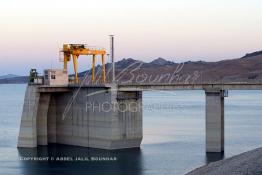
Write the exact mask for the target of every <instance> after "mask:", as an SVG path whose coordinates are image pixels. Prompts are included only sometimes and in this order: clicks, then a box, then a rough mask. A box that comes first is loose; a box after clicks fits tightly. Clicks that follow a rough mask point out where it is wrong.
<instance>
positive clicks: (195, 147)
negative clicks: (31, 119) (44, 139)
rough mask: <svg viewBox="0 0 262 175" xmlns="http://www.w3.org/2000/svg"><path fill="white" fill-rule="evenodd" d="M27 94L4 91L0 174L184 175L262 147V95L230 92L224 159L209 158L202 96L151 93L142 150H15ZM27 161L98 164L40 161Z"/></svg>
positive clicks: (13, 88) (146, 96) (0, 96)
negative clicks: (206, 146) (199, 167)
mask: <svg viewBox="0 0 262 175" xmlns="http://www.w3.org/2000/svg"><path fill="white" fill-rule="evenodd" d="M25 89H26V85H0V174H32V175H33V174H38V175H42V174H43V175H53V174H63V175H69V174H74V175H78V174H92V175H104V174H106V175H118V174H119V175H120V174H125V175H129V174H130V175H159V174H161V175H165V174H166V175H169V174H184V173H186V172H188V171H190V170H192V169H194V168H196V167H198V166H201V165H205V164H207V163H209V162H212V161H216V160H220V159H224V158H228V157H231V156H233V155H236V154H239V153H242V152H245V151H248V150H251V149H254V148H257V147H261V146H262V137H261V136H262V91H229V97H227V98H225V152H224V154H215V153H213V154H206V152H205V94H204V91H147V92H143V106H144V108H143V131H144V137H143V142H142V145H141V148H140V149H127V150H120V151H105V150H99V149H90V148H84V147H76V146H68V145H50V146H48V147H47V146H41V147H38V148H34V149H17V148H16V142H17V136H18V132H19V126H20V117H21V112H22V105H23V100H24V92H25ZM23 157H36V158H37V157H49V158H50V157H61V158H63V157H65V158H68V157H69V158H77V157H80V158H83V157H87V158H94V160H92V161H90V160H82V161H81V160H79V161H75V160H74V161H71V160H70V159H69V160H66V159H65V160H63V161H62V160H54V161H52V160H48V161H45V160H37V161H36V160H24V159H23ZM107 158H110V159H114V160H108V159H107ZM104 159H106V160H104Z"/></svg>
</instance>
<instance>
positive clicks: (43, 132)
mask: <svg viewBox="0 0 262 175" xmlns="http://www.w3.org/2000/svg"><path fill="white" fill-rule="evenodd" d="M50 96H51V95H50V94H48V93H42V94H41V95H40V99H39V104H38V111H37V117H36V126H37V128H36V131H37V145H47V144H48V138H47V137H48V128H47V116H48V108H49V102H50Z"/></svg>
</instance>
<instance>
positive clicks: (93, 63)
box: [92, 55, 96, 83]
mask: <svg viewBox="0 0 262 175" xmlns="http://www.w3.org/2000/svg"><path fill="white" fill-rule="evenodd" d="M95 68H96V55H93V61H92V82H93V83H94V82H95Z"/></svg>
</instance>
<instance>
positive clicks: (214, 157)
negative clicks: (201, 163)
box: [206, 152, 224, 164]
mask: <svg viewBox="0 0 262 175" xmlns="http://www.w3.org/2000/svg"><path fill="white" fill-rule="evenodd" d="M222 159H224V152H221V153H206V163H207V164H208V163H211V162H215V161H218V160H222Z"/></svg>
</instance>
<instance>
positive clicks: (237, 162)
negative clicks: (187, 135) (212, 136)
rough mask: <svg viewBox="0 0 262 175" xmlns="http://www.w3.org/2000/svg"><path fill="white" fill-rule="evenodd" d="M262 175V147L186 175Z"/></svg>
mask: <svg viewBox="0 0 262 175" xmlns="http://www.w3.org/2000/svg"><path fill="white" fill-rule="evenodd" d="M221 174H223V175H262V147H261V148H257V149H255V150H252V151H248V152H245V153H242V154H239V155H236V156H233V157H231V158H228V159H225V160H220V161H217V162H213V163H210V164H208V165H205V166H202V167H200V168H197V169H195V170H193V171H191V172H189V173H187V174H186V175H221Z"/></svg>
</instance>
